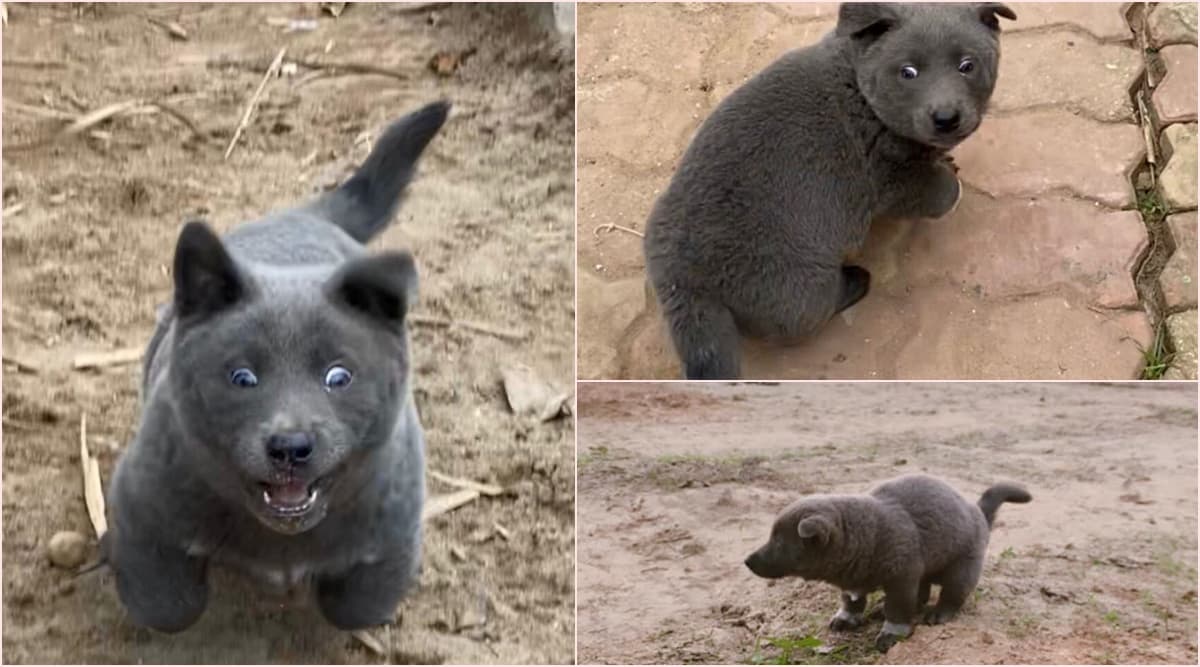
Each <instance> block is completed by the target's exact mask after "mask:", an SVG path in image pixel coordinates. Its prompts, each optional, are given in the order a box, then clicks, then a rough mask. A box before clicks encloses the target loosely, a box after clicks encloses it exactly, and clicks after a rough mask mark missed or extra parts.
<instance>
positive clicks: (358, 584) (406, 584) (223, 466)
mask: <svg viewBox="0 0 1200 667" xmlns="http://www.w3.org/2000/svg"><path fill="white" fill-rule="evenodd" d="M448 110H449V105H447V104H445V103H436V104H431V105H429V106H427V107H425V108H423V109H421V110H419V111H417V112H415V113H412V114H409V115H408V116H405V117H404V118H402V119H400V120H399V121H397V122H396V123H395V124H393V125H392V126H391V127H390V128H389V129H388V130H387V131H386V132H385V133H384V135H383V137H382V138H381V139H380V140H379V142H377V144H376V146H375V148H374V150H373V151H372V152H371V155H370V156H369V157H368V158H367V160H366V161H365V162H364V164H363V165H362V167H361V168H360V169H359V170H358V171H357V172H356V173H355V174H354V176H353V177H352V178H351V179H350V180H349V181H347V182H346V184H344V185H343V186H341V187H340V188H338V189H337V190H336V191H334V192H332V193H330V194H328V195H325V196H323V197H320V198H318V199H317V200H316V201H315V202H313V203H312V204H309V205H307V206H302V207H299V208H295V209H291V210H287V211H281V212H276V213H273V214H271V215H269V216H267V217H266V218H264V219H262V220H259V221H256V222H252V223H249V224H246V225H243V226H241V227H238V228H236V229H235V230H233V231H232V232H230V233H229V234H228V235H226V236H225V238H224V239H220V238H218V237H217V236H216V235H215V234H214V233H213V232H212V231H211V230H210V229H209V228H208V227H207V226H206V225H205V224H204V223H201V222H190V223H188V224H187V225H185V226H184V228H183V231H182V232H181V234H180V236H179V240H178V243H177V245H176V250H175V263H174V280H175V291H174V296H173V299H172V301H171V303H170V304H169V305H168V306H167V307H166V308H165V309H163V310H161V311H160V313H159V316H158V324H157V328H156V329H155V332H154V335H153V337H152V338H151V341H150V344H149V346H148V349H147V353H146V358H145V366H144V369H143V383H142V391H141V393H142V402H143V410H142V415H141V423H140V424H139V427H138V432H137V435H136V436H135V439H134V441H133V443H132V444H131V445H130V446H129V448H128V449H127V450H126V451H125V453H124V454H123V455H122V456H121V459H120V460H119V462H118V464H117V469H116V472H115V474H114V475H113V479H112V484H111V486H110V488H109V491H108V513H109V514H108V518H109V525H110V530H109V532H108V533H107V534H106V535H105V537H104V540H103V550H104V558H105V560H106V561H107V563H108V564H109V566H110V567H112V569H113V570H114V572H115V574H116V582H117V590H118V593H119V594H120V597H121V601H122V603H123V604H124V605H125V607H126V609H127V610H128V612H129V615H130V617H131V618H132V620H133V621H134V622H135V623H136V624H138V625H141V626H146V627H150V628H154V629H157V630H161V631H165V632H177V631H180V630H183V629H185V628H187V627H189V626H190V625H192V623H194V622H195V621H196V620H197V619H198V618H199V616H200V615H201V613H203V611H204V608H205V606H206V604H207V598H208V584H207V569H208V567H209V565H210V564H211V563H222V564H228V565H232V566H235V567H239V568H241V569H243V570H246V571H249V572H250V573H252V574H254V575H256V576H257V577H258V579H259V580H260V581H262V582H263V583H264V584H275V585H279V586H286V587H291V586H295V585H297V584H308V583H311V584H312V585H313V590H314V591H315V598H316V602H317V604H318V606H319V607H320V609H321V611H322V613H323V614H324V615H325V617H326V618H327V619H328V620H329V621H330V622H331V623H332V624H333V625H335V626H337V627H340V628H347V629H349V628H361V627H365V626H370V625H377V624H380V623H384V622H387V621H390V620H392V618H393V615H394V612H395V608H396V605H397V603H398V602H399V600H400V599H401V597H402V596H403V595H404V593H405V592H406V591H407V590H408V589H409V588H410V587H411V585H412V584H413V582H414V581H415V577H416V573H417V569H418V564H419V561H420V539H421V532H420V527H421V524H420V516H421V507H422V503H423V500H424V493H425V491H424V442H423V435H422V430H421V424H420V421H419V419H418V417H417V411H416V408H415V406H414V404H413V398H412V388H411V383H410V367H411V363H410V357H409V346H408V332H407V328H406V324H405V315H406V313H407V310H408V308H409V306H410V305H411V303H412V301H413V299H414V298H415V297H416V289H417V273H416V268H415V265H414V262H413V258H412V256H411V255H409V254H408V253H407V252H396V251H391V252H384V253H379V254H375V255H368V254H367V253H366V251H365V248H364V247H363V245H362V244H363V243H364V242H366V241H367V240H369V239H370V238H371V237H372V236H373V235H375V234H376V233H378V232H379V231H380V230H382V229H383V228H384V226H386V224H387V223H388V222H389V221H390V219H391V217H392V215H393V213H394V211H395V207H396V203H397V202H398V201H399V200H400V198H401V195H402V193H403V190H404V188H405V186H406V185H407V183H408V181H409V179H410V178H411V176H412V174H413V171H414V169H415V166H416V163H417V161H418V158H419V157H420V155H421V153H422V151H423V150H424V148H425V146H426V144H428V142H429V141H430V139H431V138H432V137H433V135H434V134H435V133H436V132H437V130H438V128H440V127H441V125H442V124H443V123H444V121H445V119H446V115H447V113H448ZM335 366H338V367H342V368H344V369H346V370H348V371H349V372H350V373H351V374H352V376H351V380H350V381H349V383H348V384H345V385H342V386H339V385H338V384H337V382H336V381H331V383H330V384H327V383H326V382H327V379H328V378H330V377H335V378H336V377H340V376H337V375H332V376H331V375H330V374H329V373H330V372H331V370H332V369H333V367H335ZM238 369H247V370H249V371H250V372H252V373H253V374H254V376H255V377H256V378H257V385H255V386H239V385H237V384H234V383H233V382H232V378H233V377H234V376H235V375H236V374H237V373H238V372H239V371H238ZM243 379H244V376H243Z"/></svg>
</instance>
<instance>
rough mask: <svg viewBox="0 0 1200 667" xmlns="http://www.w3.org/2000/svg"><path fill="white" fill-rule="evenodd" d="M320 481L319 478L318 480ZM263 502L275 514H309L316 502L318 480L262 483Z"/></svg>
mask: <svg viewBox="0 0 1200 667" xmlns="http://www.w3.org/2000/svg"><path fill="white" fill-rule="evenodd" d="M318 481H319V480H318ZM260 486H261V487H262V499H263V503H264V504H265V505H266V506H267V509H269V510H270V511H271V512H272V513H273V514H276V515H278V516H281V517H298V516H303V515H304V514H307V513H308V512H309V511H310V510H311V509H312V508H313V507H314V506H315V505H316V504H317V495H318V494H319V489H318V488H317V482H312V483H308V482H305V481H302V480H291V481H289V482H287V483H285V484H261V485H260Z"/></svg>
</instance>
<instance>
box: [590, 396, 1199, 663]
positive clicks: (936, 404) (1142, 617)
mask: <svg viewBox="0 0 1200 667" xmlns="http://www.w3.org/2000/svg"><path fill="white" fill-rule="evenodd" d="M1196 419H1197V414H1196V387H1195V385H1193V384H1187V385H1185V384H1161V385H1159V384H1153V385H1152V384H1141V385H1095V384H1035V383H1031V384H990V383H989V384H890V383H889V384H857V385H846V384H835V383H816V384H791V385H752V384H735V385H729V384H720V385H717V384H712V385H696V384H694V385H684V384H660V385H657V386H656V385H650V384H641V383H633V384H590V383H583V384H581V385H580V390H579V425H578V428H579V451H580V461H579V481H578V484H579V500H578V502H579V526H580V534H579V574H578V577H579V578H578V590H579V620H578V624H579V660H580V662H581V663H616V664H639V663H676V664H679V663H736V662H747V661H750V662H765V663H781V662H787V661H789V660H790V661H794V662H803V663H824V662H834V663H868V664H869V663H875V662H886V663H896V664H925V663H952V664H953V663H958V664H993V663H1004V664H1013V663H1018V664H1020V663H1024V664H1056V663H1058V664H1062V663H1093V664H1095V663H1118V664H1120V663H1123V664H1147V663H1173V664H1195V662H1196V627H1197V626H1196V568H1195V563H1196V463H1197V461H1196V428H1197V421H1196ZM917 471H924V472H928V473H931V474H934V475H937V476H939V477H942V478H943V479H945V480H947V481H948V482H949V483H950V484H951V485H953V486H954V487H955V488H957V489H958V490H959V491H960V492H961V493H963V494H964V495H965V496H966V497H968V498H969V499H971V500H975V499H977V498H978V496H979V494H980V493H982V491H983V490H984V489H985V488H987V487H988V486H989V485H990V484H992V483H994V482H996V481H1000V480H1003V479H1010V480H1015V481H1019V482H1022V483H1024V484H1025V485H1027V487H1028V488H1029V490H1030V492H1031V493H1032V495H1033V498H1034V499H1033V502H1032V503H1030V504H1028V505H1011V504H1009V505H1005V506H1003V507H1002V508H1001V510H1000V512H999V514H998V516H997V522H996V525H995V527H994V530H993V533H992V538H991V542H990V545H989V547H988V559H987V564H986V566H985V569H984V573H983V578H982V581H981V582H980V585H979V588H978V589H977V590H976V593H975V594H974V595H973V597H972V599H971V600H970V601H969V602H968V604H967V606H966V607H965V609H964V611H963V613H962V614H961V615H960V616H959V617H958V618H957V619H955V620H954V621H952V622H950V623H949V624H947V625H942V626H938V627H932V626H926V625H919V626H917V627H916V630H915V632H914V635H913V636H912V638H910V639H909V640H907V641H904V642H902V643H900V644H899V645H897V646H896V647H894V648H893V649H892V650H891V651H890V652H889V653H888V654H887V655H886V656H884V657H882V658H881V657H880V655H879V654H878V653H875V652H874V651H873V649H871V645H872V642H873V639H874V635H875V634H876V633H877V632H878V631H879V627H880V623H881V621H880V620H875V621H873V622H870V623H869V624H868V625H867V627H866V628H864V629H862V630H860V631H858V632H856V633H851V634H842V635H839V634H835V633H832V632H830V631H829V630H828V629H827V628H826V623H827V622H828V620H829V618H830V617H831V616H832V615H833V613H834V612H835V611H836V609H837V593H836V591H835V590H834V589H833V587H831V586H829V585H826V584H822V583H817V582H803V581H800V580H795V579H789V580H779V581H778V582H776V583H774V584H772V583H768V582H767V581H766V580H763V579H757V578H755V577H754V576H753V575H752V574H751V573H750V571H749V570H747V569H746V568H745V567H744V566H743V564H742V560H743V559H744V558H745V557H746V556H747V555H748V554H749V553H750V552H751V551H752V550H753V549H755V548H757V546H758V545H759V544H761V543H762V542H763V541H765V539H766V537H767V535H768V534H769V531H770V526H771V522H772V521H773V519H774V516H775V514H776V513H777V512H778V511H779V510H781V509H782V508H783V507H784V506H786V505H787V504H788V503H790V502H791V501H792V500H795V499H796V498H797V497H799V496H801V495H804V494H807V493H815V492H833V493H857V492H863V491H866V490H868V489H869V488H870V487H871V486H873V485H874V484H875V483H876V482H879V481H882V480H885V479H888V478H890V477H893V476H895V475H898V474H902V473H909V472H917ZM935 595H936V593H935ZM877 602H878V600H877V598H873V600H872V602H871V605H872V606H874V605H876V604H877ZM756 642H757V644H758V647H757V648H756Z"/></svg>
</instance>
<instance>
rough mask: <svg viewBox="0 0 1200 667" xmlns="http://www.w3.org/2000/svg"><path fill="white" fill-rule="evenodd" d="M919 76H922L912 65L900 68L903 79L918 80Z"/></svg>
mask: <svg viewBox="0 0 1200 667" xmlns="http://www.w3.org/2000/svg"><path fill="white" fill-rule="evenodd" d="M918 74H920V72H918V71H917V68H916V67H913V66H912V65H905V66H904V67H901V68H900V78H901V79H915V78H917V75H918Z"/></svg>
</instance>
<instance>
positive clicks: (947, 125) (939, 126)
mask: <svg viewBox="0 0 1200 667" xmlns="http://www.w3.org/2000/svg"><path fill="white" fill-rule="evenodd" d="M961 120H962V118H961V117H960V116H959V115H958V112H957V111H954V110H950V111H946V110H939V111H934V112H933V129H935V130H937V131H938V132H953V131H955V130H957V129H958V124H959V122H960V121H961Z"/></svg>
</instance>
